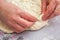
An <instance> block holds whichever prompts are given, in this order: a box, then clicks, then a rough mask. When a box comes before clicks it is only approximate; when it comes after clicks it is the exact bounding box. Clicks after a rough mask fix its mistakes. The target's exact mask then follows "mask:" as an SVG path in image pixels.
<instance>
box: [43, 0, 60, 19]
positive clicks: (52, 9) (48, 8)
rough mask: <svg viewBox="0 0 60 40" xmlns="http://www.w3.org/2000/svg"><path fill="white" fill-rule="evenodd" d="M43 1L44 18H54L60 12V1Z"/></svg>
mask: <svg viewBox="0 0 60 40" xmlns="http://www.w3.org/2000/svg"><path fill="white" fill-rule="evenodd" d="M42 3H43V4H42V12H43V14H44V15H43V17H42V19H43V20H47V19H50V18H53V17H55V16H57V15H59V14H60V2H59V1H58V0H43V1H42Z"/></svg>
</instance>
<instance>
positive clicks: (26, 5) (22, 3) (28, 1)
mask: <svg viewBox="0 0 60 40" xmlns="http://www.w3.org/2000/svg"><path fill="white" fill-rule="evenodd" d="M6 1H8V2H11V3H13V4H15V5H16V6H18V7H19V8H21V9H23V10H25V11H27V12H29V13H30V14H31V15H32V16H34V17H36V18H37V19H38V21H37V22H36V23H35V24H34V25H32V26H31V27H29V28H27V29H26V30H38V29H40V28H42V27H43V26H45V25H47V22H48V21H42V13H41V0H6ZM2 25H3V24H2V23H0V29H1V30H2V31H4V32H7V33H12V32H13V31H12V30H10V29H9V28H7V27H6V26H2ZM5 27H6V28H5Z"/></svg>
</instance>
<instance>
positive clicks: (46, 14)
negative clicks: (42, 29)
mask: <svg viewBox="0 0 60 40" xmlns="http://www.w3.org/2000/svg"><path fill="white" fill-rule="evenodd" d="M57 4H58V3H57V2H56V1H55V0H53V1H51V3H50V4H49V5H48V8H47V11H46V12H45V14H44V15H43V17H42V19H43V20H45V19H47V17H49V16H50V15H51V14H52V12H53V11H54V10H55V8H56V6H57Z"/></svg>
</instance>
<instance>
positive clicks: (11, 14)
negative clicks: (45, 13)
mask: <svg viewBox="0 0 60 40" xmlns="http://www.w3.org/2000/svg"><path fill="white" fill-rule="evenodd" d="M0 20H1V21H2V22H3V23H5V24H6V25H8V27H9V28H10V29H12V30H13V31H15V32H17V33H18V32H22V31H24V30H25V29H26V28H28V27H29V26H31V25H32V24H34V22H36V21H37V19H36V18H35V17H33V16H31V15H30V14H29V13H27V12H25V11H23V10H22V9H19V8H18V7H17V6H15V5H13V4H11V3H7V2H1V5H0Z"/></svg>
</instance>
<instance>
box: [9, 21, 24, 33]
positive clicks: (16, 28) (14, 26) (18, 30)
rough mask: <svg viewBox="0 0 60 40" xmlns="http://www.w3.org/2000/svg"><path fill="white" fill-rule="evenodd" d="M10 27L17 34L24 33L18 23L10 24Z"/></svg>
mask: <svg viewBox="0 0 60 40" xmlns="http://www.w3.org/2000/svg"><path fill="white" fill-rule="evenodd" d="M8 25H10V26H9V27H10V28H11V29H12V30H13V31H14V32H16V33H20V32H22V31H24V28H22V27H21V26H20V25H18V24H17V23H16V22H9V24H8Z"/></svg>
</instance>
